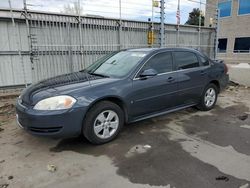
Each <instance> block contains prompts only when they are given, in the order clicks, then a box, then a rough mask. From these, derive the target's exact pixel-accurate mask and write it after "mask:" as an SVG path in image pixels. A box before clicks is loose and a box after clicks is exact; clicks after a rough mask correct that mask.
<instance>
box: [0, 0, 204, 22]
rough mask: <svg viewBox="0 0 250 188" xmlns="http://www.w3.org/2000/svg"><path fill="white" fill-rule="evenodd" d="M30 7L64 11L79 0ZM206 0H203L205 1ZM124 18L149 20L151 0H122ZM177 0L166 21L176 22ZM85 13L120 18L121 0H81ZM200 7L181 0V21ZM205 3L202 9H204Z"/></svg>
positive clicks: (33, 2)
mask: <svg viewBox="0 0 250 188" xmlns="http://www.w3.org/2000/svg"><path fill="white" fill-rule="evenodd" d="M26 1H27V4H28V8H29V9H32V10H41V11H48V12H62V11H63V9H64V7H65V6H66V5H68V4H69V5H71V6H73V4H74V2H77V0H46V1H45V0H26ZM204 1H205V0H202V2H203V3H204ZM121 2H122V6H121V7H122V11H121V13H122V18H124V19H136V20H141V21H147V20H148V18H151V16H152V1H151V0H143V1H142V0H137V1H135V0H121ZM11 3H12V7H13V8H23V0H11ZM177 4H178V1H177V0H166V3H165V12H166V15H165V22H167V23H176V10H177ZM8 6H9V5H8V0H1V1H0V7H5V8H7V7H8ZM81 6H82V9H83V14H91V15H99V16H104V17H112V18H119V0H112V1H111V0H98V1H93V0H81ZM197 7H199V3H195V2H190V1H188V0H181V8H180V14H181V23H183V24H184V23H185V22H186V20H187V18H188V15H189V12H191V11H192V9H193V8H197ZM204 9H205V7H204V5H203V6H202V10H204ZM159 12H160V8H154V21H156V22H158V21H160V19H159V17H160V13H159Z"/></svg>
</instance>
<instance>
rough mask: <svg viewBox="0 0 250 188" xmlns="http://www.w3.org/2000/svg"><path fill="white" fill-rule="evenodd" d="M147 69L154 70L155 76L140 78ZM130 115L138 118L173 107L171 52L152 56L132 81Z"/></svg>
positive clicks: (174, 100) (173, 87)
mask: <svg viewBox="0 0 250 188" xmlns="http://www.w3.org/2000/svg"><path fill="white" fill-rule="evenodd" d="M148 69H154V70H155V71H156V72H157V75H155V76H152V77H146V78H144V77H140V74H141V73H142V72H143V71H145V70H148ZM132 87H133V88H132V90H133V91H132V93H131V106H130V113H131V114H130V115H131V116H132V117H140V116H143V115H150V114H151V113H152V114H153V113H156V112H160V111H163V110H167V109H169V108H171V107H173V106H174V105H175V104H176V103H177V102H176V100H177V98H176V97H175V96H176V93H177V75H176V73H175V72H173V57H172V53H171V52H160V53H157V54H155V55H153V56H152V57H151V58H150V59H149V60H148V61H147V62H146V63H145V65H144V66H143V67H142V69H141V70H140V71H139V73H138V74H137V76H136V77H135V78H134V80H133V86H132Z"/></svg>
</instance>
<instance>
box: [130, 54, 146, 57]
mask: <svg viewBox="0 0 250 188" xmlns="http://www.w3.org/2000/svg"><path fill="white" fill-rule="evenodd" d="M145 55H146V54H141V53H133V54H131V56H133V57H144V56H145Z"/></svg>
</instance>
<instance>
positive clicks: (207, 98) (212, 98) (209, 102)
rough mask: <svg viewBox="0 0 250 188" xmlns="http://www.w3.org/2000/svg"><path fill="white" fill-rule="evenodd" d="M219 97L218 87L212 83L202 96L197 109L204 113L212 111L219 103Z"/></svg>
mask: <svg viewBox="0 0 250 188" xmlns="http://www.w3.org/2000/svg"><path fill="white" fill-rule="evenodd" d="M217 97H218V87H217V86H216V85H214V84H212V83H211V84H208V86H207V87H206V88H205V90H204V92H203V94H202V97H201V100H200V104H199V105H198V106H197V107H198V108H199V109H200V110H202V111H208V110H211V109H212V108H213V107H214V106H215V104H216V102H217Z"/></svg>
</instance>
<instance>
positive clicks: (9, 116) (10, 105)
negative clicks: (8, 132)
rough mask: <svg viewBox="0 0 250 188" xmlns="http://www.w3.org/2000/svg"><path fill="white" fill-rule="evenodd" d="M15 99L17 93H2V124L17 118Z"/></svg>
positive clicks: (0, 105)
mask: <svg viewBox="0 0 250 188" xmlns="http://www.w3.org/2000/svg"><path fill="white" fill-rule="evenodd" d="M15 101H16V95H0V126H1V125H4V124H6V123H8V122H10V121H11V120H13V118H15ZM0 131H1V129H0Z"/></svg>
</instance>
